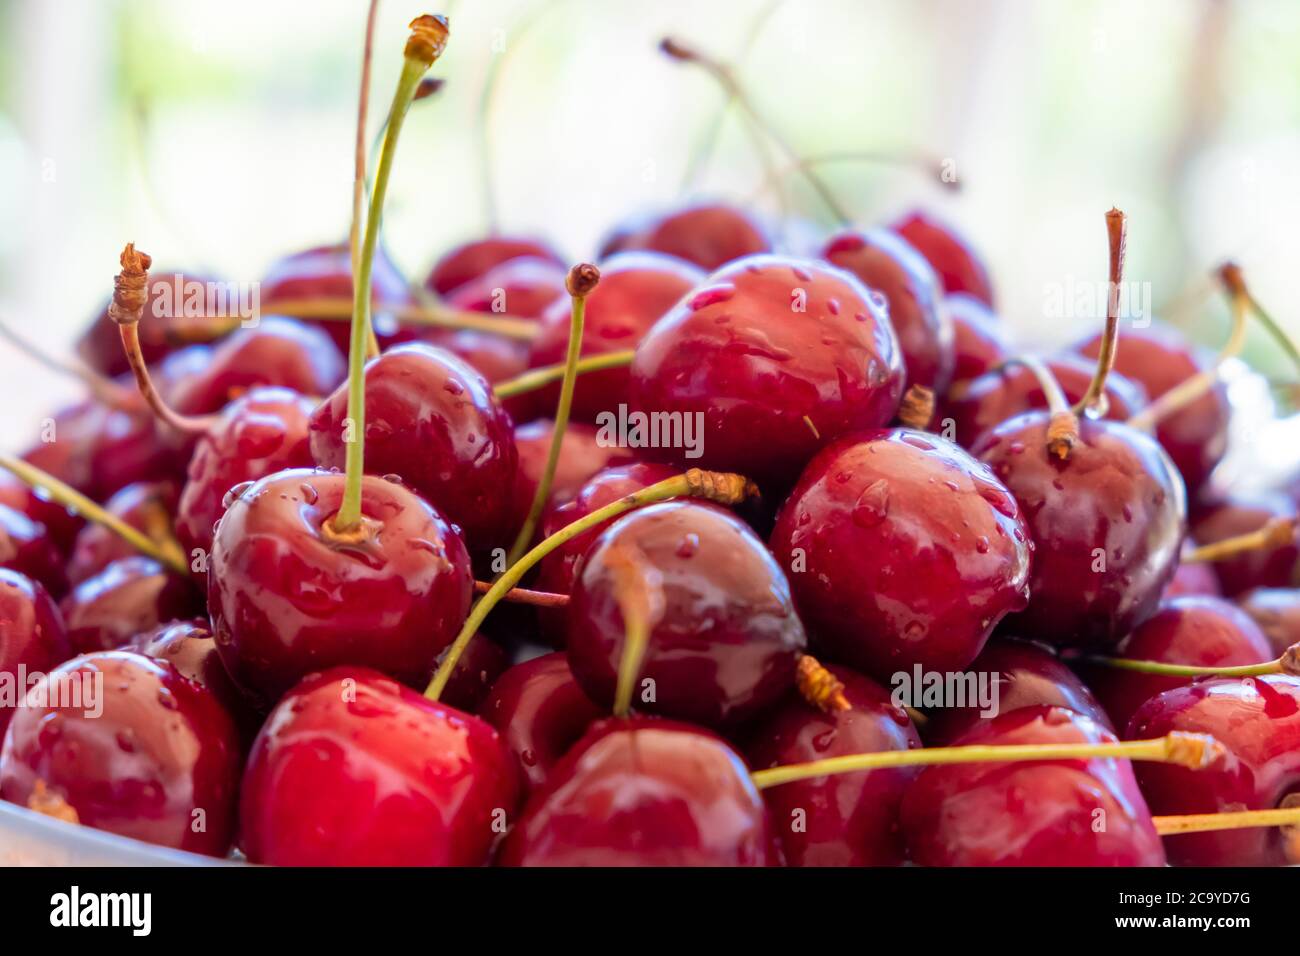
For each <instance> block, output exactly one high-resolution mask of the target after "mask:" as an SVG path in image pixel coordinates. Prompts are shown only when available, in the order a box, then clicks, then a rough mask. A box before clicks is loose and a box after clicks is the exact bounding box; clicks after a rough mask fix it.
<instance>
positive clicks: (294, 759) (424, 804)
mask: <svg viewBox="0 0 1300 956" xmlns="http://www.w3.org/2000/svg"><path fill="white" fill-rule="evenodd" d="M367 497H369V495H367ZM516 800H517V786H516V782H515V770H514V767H513V766H512V759H511V757H510V755H509V754H508V753H506V750H505V748H504V747H503V746H502V745H501V741H500V738H498V736H497V734H496V731H494V730H493V729H492V728H491V727H489V726H488V725H487V724H485V723H484V722H483V721H481V720H479V719H478V718H477V717H471V716H469V715H468V714H463V713H460V712H459V711H457V710H453V709H452V708H450V707H445V706H443V705H441V704H435V703H432V702H430V701H428V700H426V699H425V698H424V697H421V696H420V695H419V694H417V693H416V692H415V691H413V690H410V689H409V688H407V687H403V686H402V685H401V684H398V683H396V682H395V681H392V680H390V679H388V678H387V677H385V676H384V675H382V674H378V673H376V672H374V671H371V670H367V669H365V668H359V667H348V668H334V669H333V670H329V671H326V672H324V673H321V674H313V675H312V676H310V677H308V678H307V679H306V680H304V681H303V682H302V683H300V684H298V685H297V686H296V687H294V688H293V689H292V690H291V691H289V693H287V694H286V695H285V696H284V698H283V699H282V700H281V701H280V703H279V705H278V706H277V707H276V708H275V710H273V711H272V712H271V715H270V716H269V717H268V718H267V720H266V724H265V726H264V727H263V728H262V732H261V733H260V734H259V735H258V737H257V740H256V742H255V743H254V744H253V751H252V753H251V755H250V756H249V759H248V770H247V772H246V773H245V774H244V783H243V788H242V792H241V823H242V837H241V843H242V845H243V848H244V852H245V853H246V854H247V855H248V858H249V859H250V860H252V861H253V862H254V863H269V864H273V865H278V866H479V865H482V864H483V863H485V862H487V856H488V853H489V851H490V849H491V847H492V844H493V842H494V841H495V840H496V837H497V834H498V833H499V832H500V830H499V829H498V828H497V825H498V824H499V823H504V822H505V821H506V820H507V819H508V817H509V815H510V814H512V813H513V812H514V808H515V803H516Z"/></svg>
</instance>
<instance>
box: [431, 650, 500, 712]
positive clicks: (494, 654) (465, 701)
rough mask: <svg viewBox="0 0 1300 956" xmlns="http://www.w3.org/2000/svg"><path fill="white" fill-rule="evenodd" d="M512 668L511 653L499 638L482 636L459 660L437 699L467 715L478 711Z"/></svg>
mask: <svg viewBox="0 0 1300 956" xmlns="http://www.w3.org/2000/svg"><path fill="white" fill-rule="evenodd" d="M509 667H510V654H509V652H507V651H506V649H505V648H504V647H502V646H501V645H500V644H498V643H497V642H496V641H493V640H489V639H488V638H487V637H485V636H479V637H478V638H476V639H475V640H473V641H471V642H470V644H469V646H468V647H466V648H465V653H464V654H462V655H461V657H460V660H459V661H457V662H456V669H455V670H453V671H452V672H451V677H450V678H449V679H448V680H447V686H446V687H444V688H443V689H442V695H441V696H440V697H439V698H438V700H439V701H441V702H442V703H443V704H445V705H446V706H448V707H454V708H456V709H457V710H463V711H464V712H465V713H467V714H477V713H478V712H479V708H480V707H482V706H483V701H484V700H485V699H487V695H488V693H489V692H490V691H491V690H492V687H493V685H494V684H495V683H496V681H497V678H499V677H500V676H501V675H502V674H504V673H505V672H506V671H507V670H508V669H509Z"/></svg>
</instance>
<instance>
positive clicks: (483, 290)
mask: <svg viewBox="0 0 1300 956" xmlns="http://www.w3.org/2000/svg"><path fill="white" fill-rule="evenodd" d="M566 275H568V270H567V269H566V268H565V267H564V266H563V265H561V264H560V263H558V262H555V261H552V260H550V259H511V260H509V261H507V262H503V263H502V264H501V265H499V266H496V267H495V268H493V269H491V270H489V271H487V272H485V273H483V274H482V275H481V276H479V277H478V278H477V279H474V280H472V281H470V282H467V283H465V284H464V285H462V286H460V287H459V288H457V289H455V290H454V291H453V292H451V293H450V294H448V296H447V304H448V305H450V306H452V307H453V308H457V309H464V310H466V311H469V312H488V313H502V312H503V313H506V314H508V315H512V316H514V317H515V318H520V319H537V318H540V317H541V316H542V313H544V312H545V311H546V310H547V308H548V307H550V305H551V303H553V302H555V301H556V300H558V299H561V298H565V297H566V296H565V291H564V277H565V276H566Z"/></svg>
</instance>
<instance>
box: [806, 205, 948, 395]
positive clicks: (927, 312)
mask: <svg viewBox="0 0 1300 956" xmlns="http://www.w3.org/2000/svg"><path fill="white" fill-rule="evenodd" d="M821 258H823V259H825V260H826V261H827V262H829V263H830V264H831V265H834V266H839V267H840V268H841V269H845V270H847V271H848V272H851V273H853V274H854V275H855V276H857V277H858V278H859V279H861V280H862V283H863V285H865V286H867V287H868V288H869V289H874V290H875V291H877V292H879V293H881V294H882V295H883V296H884V297H885V301H886V303H888V306H889V322H890V324H891V325H892V326H893V327H894V331H895V332H896V333H897V334H898V342H899V346H900V347H901V348H902V350H903V364H904V366H905V367H906V369H907V382H908V384H909V385H924V386H925V387H926V388H928V389H930V390H931V391H933V392H936V393H938V394H943V392H944V391H946V390H947V388H948V383H949V381H950V380H951V379H952V375H953V365H954V362H955V359H956V356H955V353H954V348H955V342H954V334H955V333H954V328H953V323H952V320H951V319H950V318H949V316H948V312H947V309H946V308H945V307H944V304H943V292H942V289H941V288H940V284H939V277H938V276H937V275H935V272H934V269H932V268H931V267H930V263H929V262H927V261H926V259H925V257H924V256H922V255H921V254H920V253H919V252H917V251H916V249H914V248H913V247H912V246H911V245H909V244H908V243H907V241H906V240H904V239H902V238H900V237H899V235H898V233H896V232H891V231H890V230H888V229H872V230H869V231H866V232H864V231H862V230H859V229H849V230H845V231H842V232H838V233H836V234H835V235H833V236H831V238H830V239H828V240H827V242H826V245H825V247H824V248H823V249H822V252H821Z"/></svg>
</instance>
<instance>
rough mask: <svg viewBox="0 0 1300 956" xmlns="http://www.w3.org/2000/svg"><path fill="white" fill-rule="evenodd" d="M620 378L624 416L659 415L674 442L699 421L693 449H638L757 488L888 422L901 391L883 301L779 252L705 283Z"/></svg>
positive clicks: (656, 330) (655, 331) (839, 275)
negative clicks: (668, 418)
mask: <svg viewBox="0 0 1300 956" xmlns="http://www.w3.org/2000/svg"><path fill="white" fill-rule="evenodd" d="M631 374H632V384H631V390H630V393H629V399H630V400H629V405H630V406H631V408H632V410H633V411H637V412H642V413H645V414H647V415H654V414H658V413H663V412H667V413H670V415H672V416H673V417H675V418H677V419H678V420H679V422H680V424H681V430H682V432H683V435H685V428H686V427H688V426H692V423H693V422H695V421H697V420H698V421H700V422H702V424H703V428H702V435H697V436H696V442H695V443H694V444H695V446H696V447H694V448H691V447H689V445H690V444H691V443H688V442H685V441H678V442H675V444H676V445H678V446H681V447H672V448H662V447H661V448H654V449H647V453H649V454H653V455H654V456H655V457H659V458H662V459H664V460H670V461H674V462H676V463H679V464H683V465H684V466H687V467H690V466H698V467H701V468H710V469H715V470H720V471H735V472H739V473H741V474H743V475H746V476H748V477H751V478H753V479H754V480H756V481H758V482H760V483H762V482H763V481H771V482H773V483H776V484H780V483H782V482H789V481H793V480H794V478H795V477H796V476H797V475H798V473H799V471H800V470H801V469H802V468H803V466H804V464H806V463H807V462H808V460H809V459H810V458H812V456H813V455H814V454H816V452H817V450H818V449H819V448H821V447H822V446H823V445H825V444H826V443H827V442H829V441H831V440H833V439H835V438H837V437H839V436H840V435H842V434H845V433H847V432H852V431H859V430H862V429H868V428H878V427H880V426H882V425H885V424H887V423H888V422H889V421H890V420H891V419H892V418H893V417H894V414H895V413H896V412H897V410H898V404H899V401H900V399H901V397H902V393H903V368H902V353H901V351H900V349H899V346H898V340H897V338H896V337H895V335H894V332H893V328H892V327H891V326H890V324H889V320H888V316H887V314H886V310H885V308H884V305H883V297H881V296H879V295H878V294H877V295H873V294H872V293H871V292H870V291H868V290H867V289H866V288H865V287H864V286H863V285H862V284H861V283H860V282H858V280H857V279H855V278H853V277H852V276H851V275H849V274H848V273H845V272H841V271H840V270H838V269H833V268H831V267H829V266H826V265H820V264H817V263H814V262H804V261H801V260H794V259H786V258H782V257H779V256H754V257H750V258H747V259H744V260H741V261H739V262H735V263H732V264H731V265H729V266H727V267H726V268H725V269H723V270H721V271H720V272H717V273H714V274H713V275H712V276H710V277H709V278H708V279H707V280H705V285H704V286H703V287H702V288H701V289H699V290H697V291H696V292H695V293H693V294H692V295H690V296H688V297H687V299H686V300H685V301H684V302H682V303H681V304H679V305H678V306H677V307H676V308H675V309H673V310H672V311H671V312H669V313H668V314H667V315H666V316H664V318H663V319H661V320H660V321H659V322H657V323H656V324H655V325H654V327H653V328H652V329H651V330H650V331H649V332H648V333H647V334H646V337H645V338H644V339H642V340H641V344H640V345H639V346H638V347H637V351H636V359H635V360H634V361H633V363H632V368H631ZM688 454H689V455H692V456H695V455H698V457H687V456H688Z"/></svg>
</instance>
